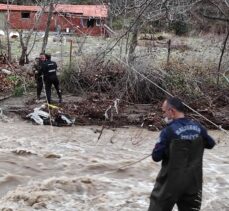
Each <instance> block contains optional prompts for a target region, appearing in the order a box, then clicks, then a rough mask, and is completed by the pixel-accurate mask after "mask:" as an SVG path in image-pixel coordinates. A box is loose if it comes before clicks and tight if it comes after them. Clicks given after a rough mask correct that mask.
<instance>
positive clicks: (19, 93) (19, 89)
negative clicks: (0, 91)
mask: <svg viewBox="0 0 229 211" xmlns="http://www.w3.org/2000/svg"><path fill="white" fill-rule="evenodd" d="M24 91H25V89H24V87H23V86H22V85H20V86H16V87H15V88H14V91H13V94H14V96H15V97H20V96H22V95H23V94H24Z"/></svg>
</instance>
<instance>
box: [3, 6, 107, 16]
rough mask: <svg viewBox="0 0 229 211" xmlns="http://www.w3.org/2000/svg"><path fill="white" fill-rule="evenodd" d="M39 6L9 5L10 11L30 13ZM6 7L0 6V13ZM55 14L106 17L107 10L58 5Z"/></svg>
mask: <svg viewBox="0 0 229 211" xmlns="http://www.w3.org/2000/svg"><path fill="white" fill-rule="evenodd" d="M40 9H41V7H39V6H24V5H9V10H10V11H30V12H36V11H38V10H40ZM6 10H7V5H6V4H0V11H6ZM55 11H56V12H63V13H75V14H80V15H81V14H82V16H90V17H107V16H108V8H107V6H106V5H70V4H58V5H57V6H56V7H55Z"/></svg>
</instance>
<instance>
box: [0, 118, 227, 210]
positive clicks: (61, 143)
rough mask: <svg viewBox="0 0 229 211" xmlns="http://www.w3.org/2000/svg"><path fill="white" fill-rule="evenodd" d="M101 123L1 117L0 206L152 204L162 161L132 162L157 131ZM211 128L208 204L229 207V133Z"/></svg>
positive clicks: (149, 145) (143, 154)
mask: <svg viewBox="0 0 229 211" xmlns="http://www.w3.org/2000/svg"><path fill="white" fill-rule="evenodd" d="M101 129H102V127H99V126H84V127H83V126H72V127H51V126H38V125H33V124H32V123H31V122H27V121H22V120H21V119H17V118H15V117H14V118H8V117H5V118H2V119H1V121H0V194H1V196H0V210H2V211H3V210H4V211H6V210H7V211H12V210H13V211H32V210H55V211H63V210H64V211H76V210H79V211H93V210H94V211H108V210H114V211H118V210H123V211H128V210H129V211H130V210H131V211H132V210H136V211H143V210H147V207H148V204H149V195H150V192H151V190H152V188H153V185H154V182H155V178H156V175H157V173H158V171H159V169H160V163H155V162H153V161H152V160H151V158H150V157H148V158H146V159H143V160H142V161H140V162H137V163H135V164H133V163H134V162H136V161H139V160H141V159H142V158H145V157H147V156H149V155H150V153H151V150H152V148H153V146H154V144H155V142H156V139H157V137H158V133H157V132H151V131H148V130H145V129H139V128H135V127H123V128H114V129H103V131H102V133H101ZM210 133H211V134H212V136H213V137H214V138H215V139H216V140H217V142H218V141H219V144H218V145H217V146H216V147H215V148H214V150H211V151H209V150H208V151H206V152H205V156H204V188H203V205H202V210H203V211H215V210H220V211H227V210H229V202H228V201H229V200H228V199H229V179H228V174H229V155H228V153H227V151H228V149H229V148H228V146H229V145H228V143H227V141H228V136H227V135H225V134H223V133H221V132H218V131H211V132H210ZM131 164H133V165H131ZM174 210H175V209H174Z"/></svg>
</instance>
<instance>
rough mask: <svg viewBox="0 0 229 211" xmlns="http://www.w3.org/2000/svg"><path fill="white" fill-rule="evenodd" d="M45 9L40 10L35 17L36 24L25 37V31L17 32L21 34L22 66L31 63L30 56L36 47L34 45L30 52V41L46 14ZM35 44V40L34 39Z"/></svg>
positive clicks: (20, 61) (20, 62)
mask: <svg viewBox="0 0 229 211" xmlns="http://www.w3.org/2000/svg"><path fill="white" fill-rule="evenodd" d="M44 9H45V8H44V7H43V6H41V8H40V10H39V11H37V13H36V15H35V17H34V24H33V26H32V28H31V29H30V30H29V32H28V33H27V35H26V36H25V37H23V34H24V33H23V30H17V31H18V32H19V38H20V44H21V56H20V60H19V64H20V65H24V64H25V63H28V62H29V60H28V56H29V54H30V52H31V51H32V48H33V46H34V44H33V45H32V47H31V49H30V50H29V51H28V46H29V42H30V39H31V37H32V35H33V32H34V30H35V29H36V28H37V26H38V25H39V23H40V18H41V16H42V15H43V13H44ZM35 38H36V34H35ZM34 42H35V39H34Z"/></svg>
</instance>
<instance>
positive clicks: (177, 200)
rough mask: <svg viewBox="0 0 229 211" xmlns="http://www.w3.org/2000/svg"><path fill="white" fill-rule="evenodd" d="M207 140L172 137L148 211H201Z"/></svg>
mask: <svg viewBox="0 0 229 211" xmlns="http://www.w3.org/2000/svg"><path fill="white" fill-rule="evenodd" d="M203 152H204V142H203V140H202V138H201V137H199V138H197V139H195V140H192V141H190V140H179V139H177V140H176V139H175V140H172V141H171V143H170V146H169V153H168V156H167V157H168V158H167V159H163V161H162V167H161V170H160V172H159V174H158V176H157V178H156V183H155V186H154V189H153V191H152V193H151V196H150V206H149V210H148V211H171V210H172V209H173V207H174V205H175V204H177V207H178V210H179V211H193V210H200V207H201V197H202V162H203Z"/></svg>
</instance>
